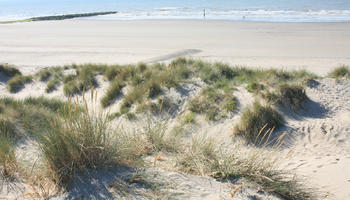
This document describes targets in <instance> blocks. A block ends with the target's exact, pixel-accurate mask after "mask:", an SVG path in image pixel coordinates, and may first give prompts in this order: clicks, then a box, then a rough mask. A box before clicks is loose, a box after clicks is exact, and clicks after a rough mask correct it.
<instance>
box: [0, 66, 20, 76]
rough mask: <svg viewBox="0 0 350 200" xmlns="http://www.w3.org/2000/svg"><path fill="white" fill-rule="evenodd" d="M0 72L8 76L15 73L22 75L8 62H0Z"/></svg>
mask: <svg viewBox="0 0 350 200" xmlns="http://www.w3.org/2000/svg"><path fill="white" fill-rule="evenodd" d="M0 73H2V74H4V75H5V76H7V77H10V78H12V77H14V76H16V75H22V73H21V72H20V71H19V70H18V69H17V68H16V67H15V66H12V65H9V64H0Z"/></svg>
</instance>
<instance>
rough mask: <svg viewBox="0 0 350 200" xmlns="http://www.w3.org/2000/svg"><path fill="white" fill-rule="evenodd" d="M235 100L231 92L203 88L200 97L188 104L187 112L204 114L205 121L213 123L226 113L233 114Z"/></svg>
mask: <svg viewBox="0 0 350 200" xmlns="http://www.w3.org/2000/svg"><path fill="white" fill-rule="evenodd" d="M235 109H236V99H235V97H234V96H233V94H232V91H231V90H226V91H222V90H220V89H216V88H214V87H210V86H209V87H207V88H204V89H203V90H202V91H201V93H200V95H199V96H197V97H195V98H194V99H192V100H191V101H190V102H189V110H190V111H192V112H194V113H200V114H205V115H206V117H207V119H209V120H212V121H215V120H219V119H221V118H223V117H224V116H225V113H223V112H222V111H223V110H225V111H226V112H234V111H235Z"/></svg>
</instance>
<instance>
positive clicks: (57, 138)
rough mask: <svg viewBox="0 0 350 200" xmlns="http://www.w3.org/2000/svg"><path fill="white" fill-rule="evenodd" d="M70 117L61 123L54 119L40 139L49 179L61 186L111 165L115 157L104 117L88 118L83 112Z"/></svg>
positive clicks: (93, 116) (114, 147)
mask: <svg viewBox="0 0 350 200" xmlns="http://www.w3.org/2000/svg"><path fill="white" fill-rule="evenodd" d="M68 111H69V113H74V112H75V108H74V107H69V110H68ZM71 115H72V114H69V115H68V117H66V118H63V120H64V121H63V123H62V121H61V120H62V119H61V118H60V117H57V118H56V120H54V121H53V122H52V123H51V124H50V128H49V129H48V131H47V133H46V134H45V135H41V137H40V142H41V148H42V151H43V154H44V156H45V158H46V160H47V162H48V166H49V168H50V171H51V173H52V177H53V178H54V180H55V181H56V182H57V183H58V184H60V185H62V186H64V185H65V184H67V183H68V182H69V181H70V180H71V178H72V177H73V175H74V174H75V173H76V172H78V171H82V170H84V169H89V168H90V169H94V168H101V167H106V166H109V165H111V164H115V162H116V159H117V157H118V150H117V148H116V147H117V146H116V144H115V142H114V140H113V138H112V135H111V132H110V130H109V129H108V121H109V120H108V119H107V117H106V116H104V115H102V114H101V115H98V116H95V115H90V114H89V111H88V110H87V109H84V110H83V111H82V113H81V115H80V116H79V117H77V118H72V117H69V116H71Z"/></svg>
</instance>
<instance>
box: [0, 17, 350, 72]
mask: <svg viewBox="0 0 350 200" xmlns="http://www.w3.org/2000/svg"><path fill="white" fill-rule="evenodd" d="M349 33H350V23H255V22H230V21H190V20H186V21H181V20H170V21H167V20H161V21H97V20H79V19H74V20H65V21H48V22H35V23H34V22H33V23H15V24H1V25H0V35H1V37H0V55H1V57H0V62H8V63H13V64H17V65H21V67H22V69H23V70H24V71H29V70H31V68H27V67H26V66H32V67H33V66H34V67H40V66H41V67H42V66H52V65H62V64H71V63H72V62H75V63H86V62H95V63H96V62H97V63H135V62H139V61H144V62H153V61H166V60H168V59H170V58H173V57H175V56H186V55H187V56H193V57H195V58H202V59H207V60H215V61H217V60H220V61H224V62H229V63H232V64H240V65H249V66H254V67H279V68H287V69H296V68H303V67H305V68H307V69H309V70H311V71H313V72H316V73H319V74H325V73H327V72H329V71H330V69H331V68H334V67H336V66H338V65H339V64H350V54H349V52H350V35H349Z"/></svg>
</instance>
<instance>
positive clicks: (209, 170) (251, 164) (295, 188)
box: [177, 136, 319, 200]
mask: <svg viewBox="0 0 350 200" xmlns="http://www.w3.org/2000/svg"><path fill="white" fill-rule="evenodd" d="M240 151H242V150H238V149H231V150H223V149H220V148H218V146H216V144H215V142H214V141H213V139H209V138H207V137H205V136H195V137H193V138H192V141H191V143H190V144H189V145H188V146H187V148H185V150H184V152H181V153H180V154H178V155H179V157H178V158H177V166H178V167H179V168H180V170H181V171H184V172H186V173H191V174H197V175H209V174H210V175H211V176H213V177H214V178H216V179H220V180H223V179H224V180H225V179H226V180H232V179H235V178H245V179H248V180H250V181H252V182H255V183H258V184H259V185H261V186H262V187H263V188H264V190H266V191H269V192H271V193H274V194H276V195H278V196H280V197H282V198H283V199H291V200H297V199H300V200H313V199H318V196H319V195H318V194H317V193H316V192H314V191H313V189H311V188H310V187H308V186H306V185H305V184H303V183H302V182H301V181H300V180H299V179H298V178H296V177H295V176H293V175H292V173H291V172H287V171H284V170H280V169H277V168H276V166H277V165H278V159H277V157H276V156H275V155H271V153H266V152H263V151H261V150H254V149H252V150H248V151H247V152H245V153H244V156H243V155H242V154H240V153H239V152H240Z"/></svg>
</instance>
